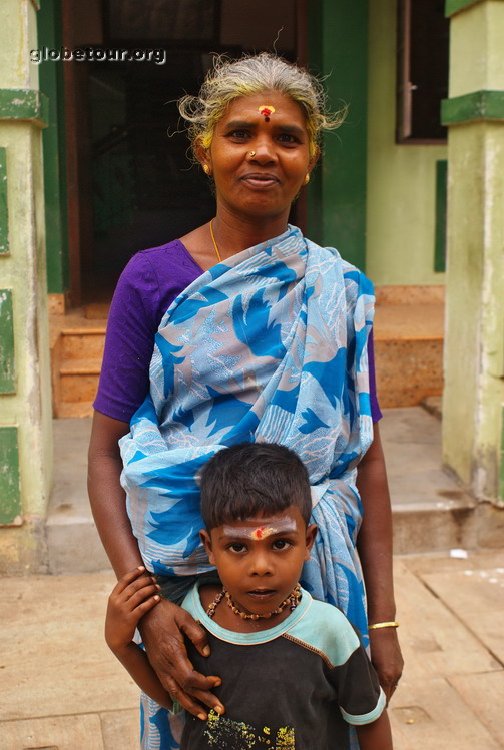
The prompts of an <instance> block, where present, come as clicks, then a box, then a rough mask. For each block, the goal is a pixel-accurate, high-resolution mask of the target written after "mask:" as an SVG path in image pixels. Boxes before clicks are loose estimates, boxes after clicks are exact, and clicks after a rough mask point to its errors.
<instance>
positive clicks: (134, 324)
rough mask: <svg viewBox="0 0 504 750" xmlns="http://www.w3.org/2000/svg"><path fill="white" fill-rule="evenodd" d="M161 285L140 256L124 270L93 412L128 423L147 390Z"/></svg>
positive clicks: (144, 259)
mask: <svg viewBox="0 0 504 750" xmlns="http://www.w3.org/2000/svg"><path fill="white" fill-rule="evenodd" d="M158 307H159V285H158V280H157V277H156V274H155V272H154V269H153V268H152V266H151V264H150V262H149V260H148V257H147V256H146V255H145V254H144V253H142V252H140V253H137V254H136V255H134V256H133V257H132V258H131V260H130V261H129V262H128V264H127V265H126V267H125V268H124V270H123V272H122V274H121V276H120V278H119V281H118V282H117V286H116V289H115V292H114V296H113V298H112V303H111V306H110V312H109V317H108V321H107V335H106V337H105V349H104V353H103V362H102V367H101V373H100V382H99V385H98V392H97V395H96V399H95V402H94V404H93V406H94V408H95V409H96V410H97V411H99V412H101V413H102V414H105V415H107V416H108V417H112V418H113V419H118V420H120V421H122V422H129V421H130V419H131V417H132V415H133V414H134V412H135V411H136V410H137V408H138V407H139V406H140V404H141V403H142V401H143V400H144V398H145V396H146V394H147V392H148V390H149V363H150V359H151V356H152V350H153V348H154V334H155V332H156V330H157V328H158V325H159V320H157V314H156V312H157V309H158Z"/></svg>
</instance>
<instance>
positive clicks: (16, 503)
mask: <svg viewBox="0 0 504 750" xmlns="http://www.w3.org/2000/svg"><path fill="white" fill-rule="evenodd" d="M36 12H37V11H36V3H34V2H32V0H2V3H1V4H0V278H1V283H0V287H1V288H0V573H9V574H13V573H25V572H28V571H31V570H38V571H42V570H44V569H45V545H44V531H43V529H44V521H45V515H46V509H47V503H48V498H49V491H50V485H51V473H52V409H51V389H50V363H49V333H48V317H47V288H46V258H45V222H44V196H43V176H42V138H41V134H42V128H43V127H44V125H45V122H46V120H47V101H46V99H45V97H44V96H43V95H41V94H40V92H39V86H38V68H37V66H36V65H33V64H32V63H31V62H30V50H31V49H33V48H34V47H36V44H37V42H36V40H37V30H36Z"/></svg>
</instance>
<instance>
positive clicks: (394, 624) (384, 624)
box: [368, 620, 399, 630]
mask: <svg viewBox="0 0 504 750" xmlns="http://www.w3.org/2000/svg"><path fill="white" fill-rule="evenodd" d="M398 627H399V623H398V622H396V621H395V620H391V621H390V622H375V624H374V625H370V626H369V628H368V629H369V630H380V629H381V628H398Z"/></svg>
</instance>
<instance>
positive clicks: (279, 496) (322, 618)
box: [105, 443, 392, 750]
mask: <svg viewBox="0 0 504 750" xmlns="http://www.w3.org/2000/svg"><path fill="white" fill-rule="evenodd" d="M311 508H312V504H311V491H310V485H309V481H308V474H307V471H306V469H305V466H304V464H303V463H302V461H301V460H300V459H299V458H298V456H297V455H296V454H295V453H293V452H292V451H290V450H289V449H287V448H284V447H282V446H279V445H270V444H264V443H256V444H244V445H237V446H234V447H232V448H227V449H224V450H222V451H220V452H219V453H217V454H216V455H215V456H214V457H213V458H212V459H211V460H210V461H209V462H208V463H207V464H206V466H205V467H204V469H203V471H202V474H201V515H202V517H203V521H204V524H205V529H204V530H202V531H201V532H200V535H201V539H202V542H203V544H204V546H205V549H206V551H207V554H208V557H209V559H210V562H211V563H212V564H213V565H215V566H216V568H217V571H218V573H219V577H220V580H221V582H222V586H217V585H204V586H201V587H198V584H196V585H195V586H194V587H193V588H192V590H191V591H190V592H189V593H188V594H187V596H186V597H185V599H184V602H183V605H182V606H183V607H184V608H185V609H186V610H188V611H189V612H190V613H191V614H192V616H193V617H194V618H195V619H196V620H198V621H199V622H200V623H201V624H202V626H203V627H204V628H205V629H206V630H207V634H208V643H209V646H210V656H208V657H202V656H200V655H199V654H198V653H197V651H196V649H195V648H194V647H193V646H192V645H191V644H190V643H188V656H189V659H190V660H191V662H192V664H193V666H194V668H195V669H197V670H198V671H200V672H202V673H205V674H213V675H218V676H219V677H220V679H221V681H222V682H221V685H220V686H219V687H217V688H215V694H216V695H217V696H218V698H219V700H220V702H221V703H222V705H223V706H225V715H219V714H218V713H217V712H216V711H213V710H212V711H210V712H209V715H208V718H207V720H206V721H205V722H203V721H201V720H199V719H197V718H195V717H194V716H190V715H187V717H186V722H185V726H184V730H183V734H182V739H181V748H182V750H191V749H197V750H203V749H204V748H219V750H228V749H229V750H245V749H246V748H254V750H263V749H264V750H266V749H269V750H280V748H292V749H294V748H295V749H296V750H314V749H315V748H316V750H329V749H330V750H347V748H349V747H350V744H349V743H350V740H349V736H350V726H349V725H350V724H353V725H355V726H356V727H357V733H358V737H359V743H360V748H361V750H392V738H391V732H390V725H389V721H388V717H387V714H386V710H385V696H384V694H383V691H382V690H381V688H380V685H379V683H378V678H377V676H376V673H375V671H374V669H373V667H372V665H371V663H370V661H369V659H368V656H367V654H366V652H365V650H364V648H363V647H362V645H361V643H360V641H359V638H358V636H357V634H356V632H355V630H354V629H353V627H352V626H351V625H350V623H349V622H348V620H347V619H346V617H345V616H344V615H343V613H342V612H341V611H340V610H339V609H337V608H336V607H333V606H331V605H329V604H326V603H323V602H319V601H315V600H314V599H312V597H311V596H310V594H309V593H308V592H307V591H304V590H302V589H301V588H300V587H299V584H298V581H299V578H300V575H301V569H302V567H303V564H304V562H305V561H306V560H308V558H309V556H310V550H311V548H312V545H313V543H314V541H315V537H316V533H317V528H316V526H315V525H313V524H311V525H310V523H309V520H310V515H311ZM143 573H144V571H143V568H141V569H140V568H139V569H137V570H136V571H133V572H132V573H129V574H128V575H126V576H124V578H123V579H121V581H119V583H118V584H117V586H116V587H115V589H114V591H113V592H112V594H111V597H110V599H109V606H108V609H107V619H106V626H105V632H106V640H107V643H108V645H109V646H110V648H111V649H112V651H113V652H114V653H115V654H116V656H117V657H118V658H119V660H120V661H121V662H122V664H123V665H124V666H125V667H126V669H127V670H128V671H129V673H130V674H131V676H132V677H133V679H134V680H135V681H136V682H137V684H138V685H139V686H140V687H141V688H142V689H143V690H144V692H146V693H147V694H148V695H150V696H151V697H152V698H153V699H154V700H156V701H157V702H158V703H160V705H163V706H165V707H167V708H171V701H170V697H169V695H168V694H167V693H166V692H165V690H164V689H163V687H162V686H161V683H160V682H159V681H158V679H157V677H156V675H155V673H154V672H153V670H152V668H151V667H150V665H149V662H148V660H147V657H146V655H145V653H144V652H143V651H142V650H141V649H140V647H138V646H136V645H135V644H133V643H132V642H131V639H132V637H133V632H134V629H135V627H136V625H137V623H138V621H139V620H140V618H141V617H142V615H143V614H145V612H146V611H148V609H149V608H150V607H152V606H154V605H155V604H156V602H157V601H158V600H159V595H158V594H156V590H157V589H156V586H155V583H154V581H153V579H151V578H148V577H146V576H145V575H143Z"/></svg>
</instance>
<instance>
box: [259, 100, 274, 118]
mask: <svg viewBox="0 0 504 750" xmlns="http://www.w3.org/2000/svg"><path fill="white" fill-rule="evenodd" d="M274 112H275V107H274V106H273V105H272V104H261V106H260V107H259V114H261V115H263V117H264V121H265V122H269V121H270V116H271V115H272V114H273V113H274Z"/></svg>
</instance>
